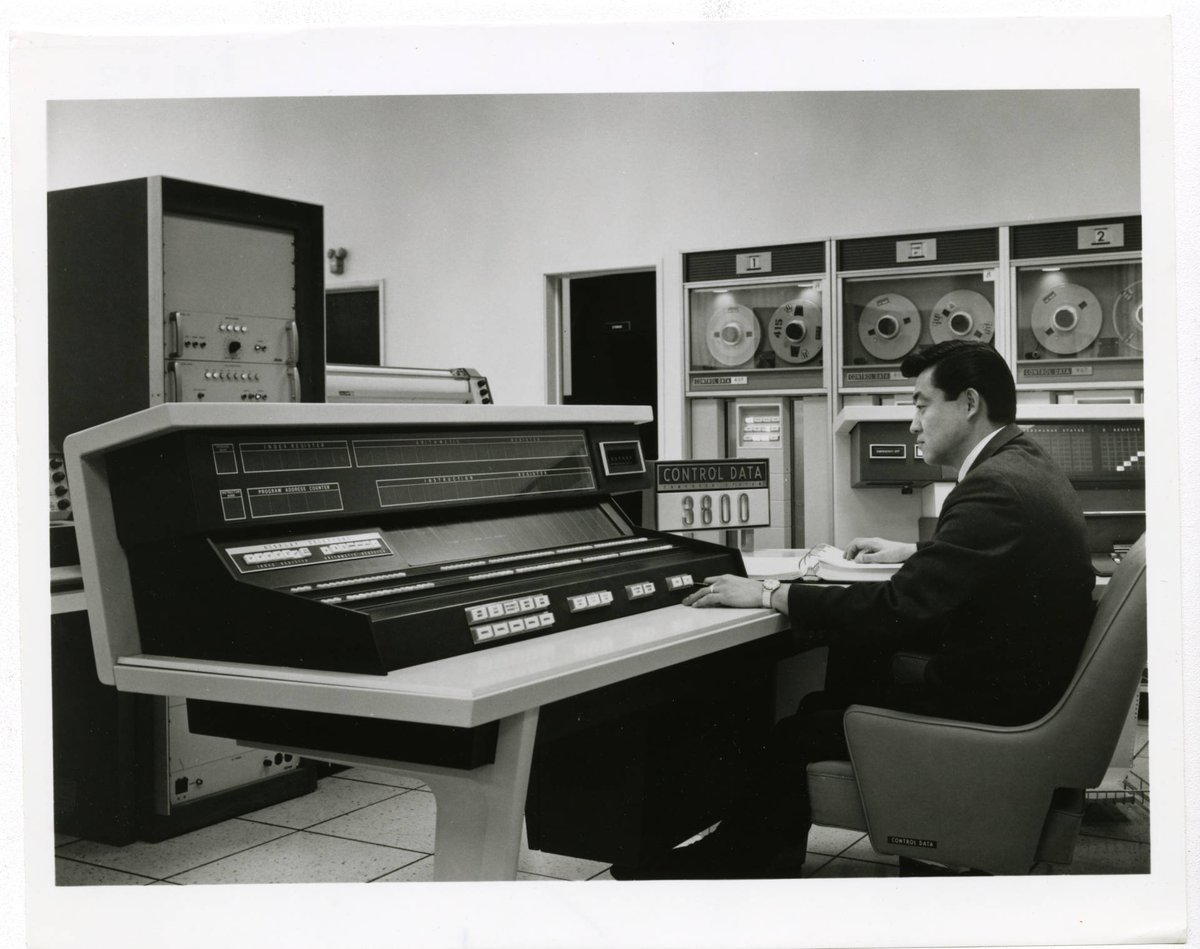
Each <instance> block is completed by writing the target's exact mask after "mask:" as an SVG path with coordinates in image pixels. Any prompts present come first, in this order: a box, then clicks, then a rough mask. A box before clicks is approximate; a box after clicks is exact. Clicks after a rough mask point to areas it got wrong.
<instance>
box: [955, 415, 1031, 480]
mask: <svg viewBox="0 0 1200 949" xmlns="http://www.w3.org/2000/svg"><path fill="white" fill-rule="evenodd" d="M1022 434H1024V429H1022V428H1021V426H1020V425H1017V424H1016V423H1015V422H1009V423H1008V424H1007V425H1005V426H1004V428H1002V429H1000V431H999V432H997V433H996V436H995V437H994V438H993V439H992V440H991V441H990V442H988V443H987V444H986V445H985V446H984V448H983V451H981V452H980V453H979V455H978V456H977V457H976V459H975V460H974V461H973V462H971V467H970V468H968V469H967V474H968V475H969V474H970V473H971V472H972V471H974V470H975V469H976V468H978V467H979V465H980V463H981V462H983V461H984V460H985V459H987V458H991V457H992V455H994V454H995V453H996V452H997V451H999V450H1000V449H1001V448H1003V447H1004V446H1005V445H1007V444H1008V443H1009V442H1011V441H1012V440H1013V439H1014V438H1016V437H1017V436H1018V435H1022ZM964 477H965V476H964Z"/></svg>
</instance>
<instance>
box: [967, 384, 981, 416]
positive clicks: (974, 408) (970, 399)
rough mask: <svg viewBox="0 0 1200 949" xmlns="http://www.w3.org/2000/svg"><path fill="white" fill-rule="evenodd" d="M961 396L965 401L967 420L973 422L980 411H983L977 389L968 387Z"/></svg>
mask: <svg viewBox="0 0 1200 949" xmlns="http://www.w3.org/2000/svg"><path fill="white" fill-rule="evenodd" d="M963 396H964V397H965V398H966V400H967V418H969V419H970V420H971V421H972V422H973V421H975V419H976V418H978V416H979V413H980V411H981V410H982V409H983V398H982V397H981V396H980V394H979V390H978V389H972V388H970V387H968V388H966V389H963Z"/></svg>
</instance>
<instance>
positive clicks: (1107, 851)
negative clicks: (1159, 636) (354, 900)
mask: <svg viewBox="0 0 1200 949" xmlns="http://www.w3.org/2000/svg"><path fill="white" fill-rule="evenodd" d="M1138 747H1139V749H1140V750H1139V752H1138V755H1137V757H1136V758H1135V760H1134V767H1133V769H1132V770H1133V772H1134V774H1135V775H1139V776H1141V777H1142V779H1143V780H1145V781H1146V783H1147V784H1148V783H1149V756H1150V752H1149V744H1148V742H1147V741H1146V738H1145V729H1144V728H1143V729H1141V730H1140V732H1139V741H1138ZM434 813H435V811H434V800H433V795H432V794H431V793H430V791H429V790H428V789H427V788H425V787H424V786H423V785H420V784H419V783H418V782H417V781H415V780H413V779H410V778H405V777H402V776H398V775H392V774H388V773H386V772H381V771H370V770H366V769H363V768H354V769H351V770H348V771H342V772H340V773H337V774H335V775H332V776H330V777H325V778H322V779H321V780H320V782H319V783H318V786H317V790H316V791H314V792H313V793H312V794H308V795H305V796H304V797H300V798H296V799H294V800H291V801H286V802H284V803H282V804H276V805H274V806H272V807H267V808H264V809H263V810H259V811H254V812H252V813H249V814H245V815H243V816H242V817H239V818H236V819H234V820H228V821H225V822H223V823H220V824H216V825H214V826H211V827H206V828H203V829H201V830H197V831H193V832H192V833H189V834H184V835H182V836H179V837H175V838H173V839H171V840H166V841H162V842H161V843H153V844H152V843H140V842H139V843H133V844H130V845H128V846H125V847H112V846H108V845H106V844H98V843H94V842H91V841H87V840H77V839H74V838H70V837H61V836H60V837H59V838H58V839H57V840H56V849H55V856H56V860H55V863H56V867H57V871H56V873H57V882H58V884H59V885H60V886H94V885H132V886H139V885H146V884H171V885H176V884H191V883H299V882H316V883H334V882H382V883H389V882H399V881H405V880H418V881H428V880H432V879H433V861H434V857H433V828H434ZM808 849H809V856H808V859H807V860H806V862H805V865H804V876H806V877H809V876H812V877H894V876H897V874H898V869H897V860H896V858H895V857H886V856H882V855H880V854H877V853H875V852H874V851H873V850H872V849H871V846H870V844H869V842H868V841H867V838H866V836H865V835H864V834H862V833H859V832H857V831H845V830H836V829H831V828H825V827H814V828H813V830H812V833H811V834H810V835H809V841H808ZM518 870H519V873H518V879H521V880H543V881H544V880H612V877H611V876H610V875H609V873H608V866H607V865H606V864H603V863H597V862H595V861H592V860H580V859H576V858H573V857H564V856H559V855H556V854H550V853H542V852H539V851H534V850H530V849H529V848H528V847H525V846H522V848H521V855H520V860H519V864H518ZM1149 870H1150V814H1149V805H1148V804H1146V805H1142V804H1136V803H1135V804H1127V803H1126V804H1101V805H1092V806H1091V807H1090V808H1089V811H1088V814H1087V816H1086V818H1085V820H1084V825H1083V831H1082V835H1081V837H1080V839H1079V843H1078V845H1077V846H1076V848H1075V860H1074V863H1073V864H1072V865H1071V867H1070V869H1069V871H1068V872H1070V873H1074V874H1080V873H1147V872H1149Z"/></svg>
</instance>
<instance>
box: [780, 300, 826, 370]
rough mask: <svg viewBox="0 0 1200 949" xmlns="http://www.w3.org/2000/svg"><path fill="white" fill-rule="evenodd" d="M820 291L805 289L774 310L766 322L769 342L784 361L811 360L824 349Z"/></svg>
mask: <svg viewBox="0 0 1200 949" xmlns="http://www.w3.org/2000/svg"><path fill="white" fill-rule="evenodd" d="M822 315H823V308H822V306H821V291H820V290H815V289H812V288H810V289H808V290H805V291H804V292H803V293H801V294H800V296H798V297H796V299H794V300H789V301H788V302H787V303H785V304H783V305H782V306H781V307H779V308H778V309H776V310H775V312H774V314H772V316H771V319H770V320H769V321H768V322H767V341H768V342H769V343H770V344H771V349H773V350H774V351H775V355H776V356H778V357H779V358H780V359H782V360H783V361H784V362H789V363H794V364H799V363H806V362H811V361H812V360H813V359H815V358H816V357H817V356H818V355H819V354H820V352H821V335H822V333H821V319H822Z"/></svg>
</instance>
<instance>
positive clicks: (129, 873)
mask: <svg viewBox="0 0 1200 949" xmlns="http://www.w3.org/2000/svg"><path fill="white" fill-rule="evenodd" d="M54 858H55V859H56V860H66V861H67V862H68V863H77V864H79V865H80V866H83V867H94V868H95V869H97V870H110V871H112V872H113V873H124V874H125V875H126V876H131V877H141V878H142V879H143V880H145V881H147V882H148V883H161V882H162V881H163V880H164V879H165V877H156V876H151V875H150V874H149V873H138V872H137V871H136V870H121V869H119V868H118V867H110V866H109V865H108V864H106V863H92V862H91V861H90V860H83V859H81V858H79V857H65V856H63V855H62V854H55V855H54ZM58 885H59V884H58V883H55V886H58Z"/></svg>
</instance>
